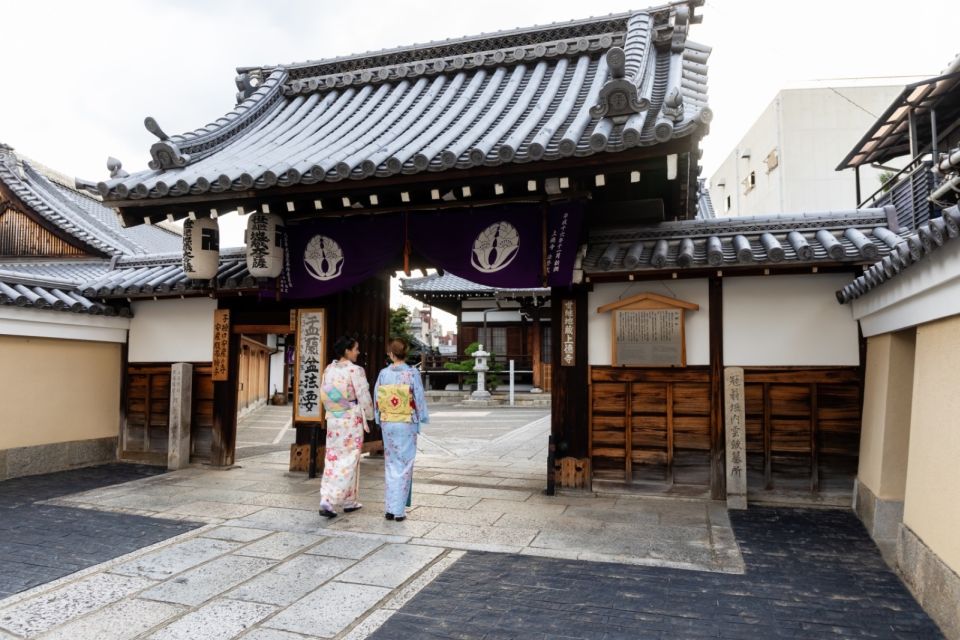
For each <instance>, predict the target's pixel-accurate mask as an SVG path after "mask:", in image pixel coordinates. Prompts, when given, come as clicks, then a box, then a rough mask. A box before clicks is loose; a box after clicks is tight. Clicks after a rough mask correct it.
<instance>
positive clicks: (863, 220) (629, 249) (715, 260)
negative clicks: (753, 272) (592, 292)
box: [580, 206, 906, 276]
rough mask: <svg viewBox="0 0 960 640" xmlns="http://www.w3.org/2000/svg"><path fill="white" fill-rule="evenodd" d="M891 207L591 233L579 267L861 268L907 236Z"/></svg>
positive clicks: (595, 270)
mask: <svg viewBox="0 0 960 640" xmlns="http://www.w3.org/2000/svg"><path fill="white" fill-rule="evenodd" d="M895 223H896V211H895V210H894V209H893V207H889V206H888V207H885V208H883V209H861V210H858V211H849V212H843V211H837V212H828V213H815V214H799V215H779V216H767V217H759V216H756V217H754V216H751V217H736V218H714V219H710V220H686V221H681V222H664V223H660V224H656V225H650V226H646V227H634V228H631V229H613V228H596V227H595V228H593V229H592V230H591V232H590V237H589V240H588V244H587V251H586V254H585V255H584V256H583V258H582V259H581V265H580V267H581V268H582V270H583V271H584V273H586V274H587V275H588V276H589V275H602V274H605V273H638V272H644V271H664V270H682V269H697V268H714V269H715V268H736V267H750V266H758V265H759V266H776V265H780V266H800V265H814V266H816V265H818V264H833V263H851V264H863V263H873V262H876V261H877V260H881V259H884V258H886V256H888V255H889V254H890V253H891V252H892V251H893V250H894V248H895V247H898V246H899V245H900V243H901V242H902V241H903V240H904V238H905V237H906V232H902V233H897V232H894V231H891V229H890V228H889V227H891V226H892V227H893V228H896V227H895V226H894V225H895Z"/></svg>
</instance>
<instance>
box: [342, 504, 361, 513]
mask: <svg viewBox="0 0 960 640" xmlns="http://www.w3.org/2000/svg"><path fill="white" fill-rule="evenodd" d="M360 509H363V505H362V504H355V505H353V506H352V507H344V508H343V512H344V513H353V512H354V511H360Z"/></svg>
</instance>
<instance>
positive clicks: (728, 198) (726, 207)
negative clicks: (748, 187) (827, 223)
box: [724, 196, 730, 211]
mask: <svg viewBox="0 0 960 640" xmlns="http://www.w3.org/2000/svg"><path fill="white" fill-rule="evenodd" d="M724 211H730V196H727V204H726V206H725V208H724Z"/></svg>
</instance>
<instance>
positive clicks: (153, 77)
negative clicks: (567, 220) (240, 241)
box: [0, 0, 960, 244]
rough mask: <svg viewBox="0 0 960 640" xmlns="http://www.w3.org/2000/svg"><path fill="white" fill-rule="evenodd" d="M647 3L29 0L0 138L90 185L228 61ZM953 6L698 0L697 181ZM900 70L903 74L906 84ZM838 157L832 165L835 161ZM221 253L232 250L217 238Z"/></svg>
mask: <svg viewBox="0 0 960 640" xmlns="http://www.w3.org/2000/svg"><path fill="white" fill-rule="evenodd" d="M647 6H651V4H650V3H648V2H647V1H645V0H633V1H632V2H629V1H624V0H590V2H572V1H570V0H550V1H549V2H517V1H516V0H484V2H473V3H466V2H456V1H447V2H441V1H439V0H405V1H404V2H397V1H395V0H394V1H391V2H385V1H382V0H364V1H363V2H330V1H329V0H271V1H270V2H247V1H243V0H206V1H204V0H178V1H172V2H160V1H158V0H154V1H148V0H124V1H123V2H117V1H116V0H111V1H110V2H105V1H101V0H84V1H83V2H76V1H70V2H66V1H64V2H51V1H43V0H31V1H28V2H7V3H3V5H2V6H0V29H2V32H3V34H4V37H3V50H4V54H5V55H4V62H5V64H4V69H5V72H6V79H5V81H4V83H3V89H2V90H0V142H5V143H7V144H9V145H11V146H13V147H14V148H15V149H16V150H17V151H19V152H21V153H23V154H24V155H27V156H29V157H31V158H34V159H36V160H38V161H40V162H42V163H43V164H45V165H47V166H49V167H51V168H53V169H56V170H58V171H61V172H63V173H66V174H68V175H74V176H80V177H83V178H86V179H90V180H102V179H104V178H106V177H107V175H108V172H107V169H106V159H107V157H108V156H114V157H117V158H119V159H120V160H121V161H122V162H123V167H124V169H126V170H127V171H130V172H133V171H137V170H142V169H145V168H146V164H147V161H148V160H149V159H150V155H149V148H150V145H151V144H152V143H153V142H154V141H155V140H156V138H154V137H153V135H152V134H150V133H148V132H147V131H146V129H145V128H144V126H143V119H144V118H145V117H146V116H153V117H154V118H156V120H157V121H158V122H159V124H160V126H161V127H162V128H163V129H164V131H166V132H167V133H168V134H170V135H174V134H177V133H182V132H184V131H188V130H193V129H196V128H198V127H200V126H203V125H204V124H206V123H208V122H210V121H212V120H214V119H216V118H217V117H219V116H220V115H222V114H223V113H225V112H226V111H229V110H230V109H231V108H232V107H233V106H234V104H235V94H236V86H235V84H234V78H235V76H236V67H238V66H254V65H267V64H275V63H282V62H298V61H304V60H310V59H314V60H315V59H322V58H327V57H335V56H342V55H346V54H349V53H359V52H364V51H371V50H377V49H383V48H392V47H397V46H403V45H410V44H413V43H418V42H419V43H422V42H427V41H431V40H442V39H446V38H457V37H460V36H464V35H475V34H478V33H481V32H490V31H497V30H501V29H512V28H516V27H526V26H531V25H535V24H548V23H551V22H559V21H566V20H572V19H578V18H585V17H588V16H590V15H595V16H596V15H605V14H608V13H620V12H624V11H629V10H632V9H643V8H645V7H647ZM954 6H955V2H954V1H953V0H919V1H918V2H913V3H904V2H894V1H891V0H806V1H804V2H783V1H782V0H707V2H706V4H705V5H704V6H703V7H701V8H700V9H698V13H699V14H700V15H702V16H703V23H702V24H699V25H693V26H692V28H691V31H690V35H689V37H690V38H691V39H692V40H695V41H697V42H700V43H703V44H706V45H709V46H711V47H713V53H712V54H711V56H710V60H709V72H708V73H709V87H710V89H709V104H710V107H711V109H712V110H713V112H714V119H713V122H712V124H711V131H710V134H709V135H708V136H707V137H706V138H705V139H704V141H703V143H702V147H703V159H702V165H703V167H704V172H703V175H704V176H709V175H710V174H711V173H712V171H713V170H714V169H716V168H717V167H718V166H719V165H720V163H721V162H722V161H723V158H724V157H725V156H726V155H727V154H728V153H729V152H730V150H731V149H733V147H734V146H735V145H736V143H737V141H738V140H739V139H740V137H742V136H743V134H744V133H745V132H746V131H747V129H748V128H749V126H750V125H751V124H752V123H753V121H754V120H755V119H756V118H757V116H759V115H760V113H761V112H762V111H763V110H764V108H765V107H766V106H767V105H768V104H769V103H770V101H771V100H772V99H773V97H774V96H775V95H776V93H777V91H779V90H780V89H784V88H791V87H798V86H809V85H811V84H825V83H833V84H835V85H836V86H839V85H840V84H841V83H847V82H850V80H849V79H854V78H867V79H869V80H870V81H871V82H872V81H875V82H876V83H877V84H903V83H904V82H905V81H912V80H916V79H918V78H920V77H926V76H931V75H935V74H937V73H939V72H940V71H941V70H943V69H944V68H945V67H946V66H947V65H948V64H949V63H950V61H951V60H952V59H953V58H954V57H955V56H956V55H957V53H960V50H958V48H957V45H956V38H955V30H956V24H957V20H956V11H955V8H954ZM904 76H907V77H908V78H906V79H905V78H904ZM837 160H838V161H839V160H840V158H838V159H837ZM225 244H229V242H227V241H226V239H225Z"/></svg>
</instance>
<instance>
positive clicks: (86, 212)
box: [0, 144, 183, 255]
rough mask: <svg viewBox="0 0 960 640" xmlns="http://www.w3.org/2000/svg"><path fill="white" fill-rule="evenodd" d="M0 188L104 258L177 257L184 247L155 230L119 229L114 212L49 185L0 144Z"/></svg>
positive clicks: (56, 183) (31, 166) (60, 186)
mask: <svg viewBox="0 0 960 640" xmlns="http://www.w3.org/2000/svg"><path fill="white" fill-rule="evenodd" d="M0 183H2V184H3V186H4V187H5V188H6V189H8V190H9V192H10V194H12V196H13V197H14V198H16V199H17V200H19V201H20V203H22V205H23V206H24V207H26V208H28V209H29V210H30V211H32V212H33V213H35V214H36V215H38V216H40V217H42V218H43V219H45V220H47V221H48V222H49V223H50V224H51V225H53V226H55V227H57V228H59V229H60V230H61V231H63V232H64V233H66V234H68V235H70V236H73V237H74V238H76V239H77V240H78V241H80V242H81V243H83V244H84V245H86V246H88V247H91V248H93V249H94V250H96V251H100V252H102V253H103V254H106V255H117V254H123V255H134V254H147V253H153V252H157V251H175V250H177V249H178V248H179V247H180V246H181V245H182V242H183V240H182V238H181V237H180V236H178V235H177V234H175V233H172V232H170V231H165V230H163V229H161V228H159V227H142V228H136V229H125V228H123V227H122V226H121V225H120V221H119V219H118V218H117V214H116V212H115V211H114V210H113V209H110V208H108V207H105V206H103V204H101V203H100V202H99V201H98V200H95V199H94V198H91V197H90V196H89V195H86V194H83V193H79V192H77V191H76V190H74V189H71V188H70V187H67V186H65V185H63V184H61V183H60V182H59V181H57V180H52V179H50V178H49V177H47V175H45V172H44V170H43V169H42V168H41V167H40V166H39V165H38V166H34V164H33V163H32V162H31V161H29V160H26V159H23V158H21V157H18V156H17V155H16V154H15V153H14V151H13V150H12V149H11V148H10V147H8V146H6V145H3V144H0ZM25 213H26V212H25Z"/></svg>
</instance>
